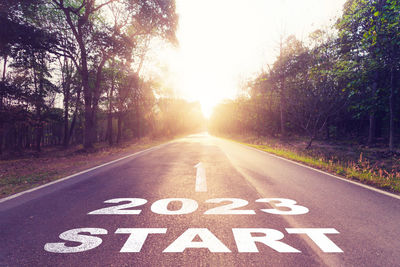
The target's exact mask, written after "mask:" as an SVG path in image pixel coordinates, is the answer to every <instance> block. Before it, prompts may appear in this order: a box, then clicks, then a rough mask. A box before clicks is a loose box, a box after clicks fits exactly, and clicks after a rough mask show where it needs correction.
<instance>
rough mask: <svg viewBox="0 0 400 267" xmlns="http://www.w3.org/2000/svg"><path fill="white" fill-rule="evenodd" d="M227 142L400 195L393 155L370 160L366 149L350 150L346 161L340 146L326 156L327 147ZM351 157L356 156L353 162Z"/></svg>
mask: <svg viewBox="0 0 400 267" xmlns="http://www.w3.org/2000/svg"><path fill="white" fill-rule="evenodd" d="M229 140H231V141H235V142H239V143H241V144H244V145H247V146H251V147H254V148H256V149H259V150H262V151H266V152H269V153H271V154H274V155H277V156H281V157H284V158H287V159H291V160H293V161H296V162H300V163H303V164H305V165H307V166H310V167H314V168H317V169H320V170H323V171H326V172H329V173H332V174H335V175H338V176H341V177H343V178H347V179H350V180H356V181H359V182H362V183H364V184H368V185H371V186H374V187H376V188H380V189H384V190H386V191H390V192H393V193H397V194H398V193H400V170H399V165H400V158H399V157H398V156H396V155H393V156H391V157H390V159H389V160H388V159H386V160H384V159H383V158H381V159H379V158H376V157H374V158H373V160H371V159H369V157H365V156H364V154H365V155H370V154H373V153H374V151H369V150H367V149H364V150H361V151H360V150H359V149H352V151H351V154H352V155H353V157H350V158H349V157H348V154H349V153H348V152H347V153H346V154H345V153H343V152H341V151H342V147H341V146H336V147H335V146H330V152H329V153H327V152H326V151H324V150H325V149H326V146H325V147H324V146H321V147H319V146H317V147H316V148H315V147H314V149H313V150H305V149H304V146H303V147H302V148H299V146H298V145H293V142H292V143H291V144H288V143H287V142H281V141H279V140H277V139H273V140H271V141H270V142H268V141H265V139H264V140H260V138H250V139H249V138H246V141H243V138H241V137H236V138H235V137H233V138H232V137H230V138H229ZM249 141H250V142H249ZM298 143H299V142H298ZM350 150H351V148H350ZM332 151H333V152H332ZM335 152H336V153H335ZM375 152H376V151H375ZM375 154H376V153H375ZM354 155H358V156H357V158H356V159H355V158H354ZM371 158H372V157H371ZM388 162H390V164H388Z"/></svg>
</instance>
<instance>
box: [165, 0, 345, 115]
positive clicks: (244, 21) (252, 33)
mask: <svg viewBox="0 0 400 267" xmlns="http://www.w3.org/2000/svg"><path fill="white" fill-rule="evenodd" d="M344 2H345V0H176V8H177V13H178V14H179V26H178V29H177V38H178V41H179V46H178V47H176V48H166V49H159V50H158V52H157V58H158V61H159V64H160V65H162V68H161V70H160V71H159V75H160V76H161V78H162V79H163V81H164V82H165V86H166V87H169V88H173V89H172V90H173V91H174V92H175V94H176V95H177V96H179V97H183V98H185V99H187V100H189V101H199V102H200V104H201V106H202V111H203V114H204V115H205V116H206V117H209V116H210V115H211V113H212V109H213V107H214V106H215V105H217V104H218V103H219V102H221V101H223V100H224V99H229V98H230V99H232V98H234V97H235V96H237V94H238V92H239V89H240V85H241V84H243V83H244V82H245V81H246V80H247V79H249V78H250V77H254V76H255V75H256V74H257V73H260V72H261V70H262V69H266V67H267V64H273V62H274V60H275V59H276V56H277V53H278V51H279V50H278V48H279V40H280V38H281V36H283V37H287V36H289V35H292V34H294V35H296V37H297V38H298V39H300V40H306V38H307V36H308V35H309V33H311V32H312V31H314V30H316V29H319V28H323V27H327V25H332V23H333V22H334V21H335V17H338V16H339V15H340V14H341V11H342V7H343V4H344Z"/></svg>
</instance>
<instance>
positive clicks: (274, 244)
mask: <svg viewBox="0 0 400 267" xmlns="http://www.w3.org/2000/svg"><path fill="white" fill-rule="evenodd" d="M121 202H125V204H119V205H113V206H108V207H105V208H100V209H97V210H94V211H91V212H89V213H88V214H89V215H138V214H140V213H141V211H142V210H141V209H132V208H137V207H140V206H143V205H144V204H146V203H147V200H146V199H143V198H115V199H110V200H106V201H104V203H107V204H118V203H121ZM205 202H206V203H214V204H220V203H224V204H222V205H219V206H217V207H213V208H211V209H208V210H207V211H205V212H204V214H206V215H235V214H236V215H239V214H241V215H254V214H256V212H255V211H254V210H250V209H243V207H245V206H246V205H248V204H249V202H248V201H246V200H244V199H239V198H213V199H208V200H206V201H205ZM227 202H228V204H226V203H227ZM255 202H261V203H269V204H270V206H272V208H269V209H260V211H262V212H264V213H270V214H277V215H301V214H306V213H308V212H309V209H308V208H306V207H304V206H301V205H298V204H297V202H296V201H294V200H291V199H287V198H261V199H258V200H256V201H255ZM171 203H175V204H176V203H180V205H178V206H179V208H178V209H174V210H171V209H169V208H168V207H169V205H170V204H171ZM175 206H177V205H175ZM197 209H198V203H197V201H195V200H193V199H188V198H167V199H160V200H157V201H155V202H154V203H153V204H152V205H151V211H152V212H153V213H155V214H162V215H183V214H189V213H192V212H194V211H196V210H197ZM285 231H286V232H287V233H288V234H302V235H307V236H308V238H309V239H310V240H311V241H313V242H314V243H315V245H316V246H318V247H319V248H320V249H321V250H322V251H323V252H325V253H340V252H343V251H342V250H341V249H340V248H339V247H338V246H337V245H336V244H335V243H334V242H333V241H332V240H330V239H329V238H328V237H327V236H326V235H327V234H338V233H339V232H338V231H337V230H336V229H334V228H285ZM115 233H116V234H127V235H129V237H128V239H127V240H126V242H125V244H124V245H123V247H122V248H121V250H120V252H132V253H135V252H136V253H137V252H140V251H141V249H142V247H143V245H144V243H145V241H146V240H147V237H148V236H149V235H150V234H166V233H167V228H118V229H117V230H116V231H115ZM232 233H233V237H234V240H235V242H236V247H237V251H238V252H239V253H245V252H258V248H257V245H256V243H262V244H264V245H266V246H268V247H270V248H272V249H273V250H275V251H277V252H280V253H300V252H301V251H300V250H298V249H296V248H294V247H292V246H290V245H288V244H286V243H284V242H283V241H281V240H282V239H283V238H284V234H283V233H282V232H280V231H278V230H275V229H270V228H233V229H232ZM106 234H108V231H107V230H106V229H103V228H77V229H71V230H68V231H65V232H63V233H61V234H60V235H59V238H60V239H61V240H64V241H67V242H68V241H69V242H71V241H72V242H76V243H79V245H77V246H67V245H66V244H67V243H66V242H56V243H47V244H45V246H44V250H45V251H48V252H52V253H77V252H84V251H88V250H91V249H94V248H96V247H98V246H100V245H101V243H102V242H103V240H102V239H101V238H100V237H99V235H106ZM198 238H200V240H201V241H194V240H198ZM187 248H206V249H208V250H209V251H210V252H227V253H229V252H231V250H230V249H229V248H228V247H226V246H225V245H224V244H223V243H222V242H221V241H220V240H219V239H218V238H217V237H216V236H215V235H214V234H213V233H212V232H211V231H210V230H208V229H207V228H189V229H187V230H186V231H185V232H183V233H182V234H181V235H180V236H179V237H178V238H176V239H175V241H173V242H172V243H171V244H170V245H169V246H168V247H166V248H165V249H164V250H163V252H164V253H168V252H183V251H184V250H185V249H187Z"/></svg>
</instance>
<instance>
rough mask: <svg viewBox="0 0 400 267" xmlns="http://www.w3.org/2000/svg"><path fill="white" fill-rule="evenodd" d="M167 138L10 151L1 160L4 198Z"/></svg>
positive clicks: (0, 169) (2, 195) (0, 190)
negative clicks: (92, 146) (88, 148)
mask: <svg viewBox="0 0 400 267" xmlns="http://www.w3.org/2000/svg"><path fill="white" fill-rule="evenodd" d="M167 140H168V139H149V138H142V139H139V140H136V141H135V142H131V143H124V144H122V145H120V146H115V147H109V146H108V145H107V144H105V143H101V144H97V145H96V147H95V149H94V150H93V151H92V152H90V153H89V152H85V151H83V149H82V146H75V147H71V148H69V149H67V150H65V149H62V148H60V147H50V148H45V149H44V150H43V151H42V152H41V153H40V154H37V153H35V152H29V151H28V152H26V153H24V154H22V155H19V156H15V155H6V156H5V157H7V158H4V159H3V160H0V198H2V197H6V196H9V195H12V194H15V193H18V192H21V191H24V190H27V189H30V188H33V187H37V186H40V185H42V184H45V183H48V182H51V181H54V180H57V179H60V178H62V177H65V176H68V175H71V174H74V173H77V172H80V171H82V170H85V169H87V168H91V167H94V166H97V165H100V164H102V163H105V162H108V161H111V160H113V159H117V158H120V157H122V156H124V155H128V154H131V153H134V152H137V151H140V150H143V149H146V148H149V147H152V146H155V145H158V144H161V143H163V142H165V141H167Z"/></svg>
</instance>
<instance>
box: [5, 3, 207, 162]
mask: <svg viewBox="0 0 400 267" xmlns="http://www.w3.org/2000/svg"><path fill="white" fill-rule="evenodd" d="M177 22H178V17H177V14H176V12H175V2H174V1H157V0H146V1H130V0H120V1H116V0H110V1H102V2H101V1H100V2H99V1H97V2H96V1H93V0H84V1H78V0H18V1H15V0H2V1H0V25H1V27H0V56H1V63H2V64H1V67H0V69H1V78H0V154H1V153H2V154H3V155H4V154H6V155H8V154H9V153H20V154H21V153H24V151H28V150H30V151H32V150H33V151H37V152H40V151H41V150H42V148H43V147H46V146H60V147H64V148H68V146H71V145H78V144H82V145H83V149H84V150H86V151H90V150H91V149H92V148H93V147H94V144H96V143H97V142H107V143H108V144H109V145H111V146H112V145H115V144H119V143H120V142H122V141H129V140H133V139H135V138H140V137H143V136H174V135H177V134H183V133H188V132H191V131H196V130H198V129H199V127H201V126H202V125H203V116H202V114H201V108H200V104H199V103H190V102H188V101H186V100H183V99H179V98H177V97H176V96H174V95H173V94H171V93H169V91H168V90H165V88H163V85H162V84H161V83H162V81H160V80H159V79H157V78H148V77H146V76H145V75H142V69H143V65H144V64H146V60H147V59H146V58H147V57H146V53H148V52H149V51H150V50H151V49H154V48H153V47H152V41H153V40H158V41H159V42H163V43H166V44H170V45H173V46H174V45H175V46H176V45H177V39H176V36H175V32H176V27H177ZM5 152H7V153H5Z"/></svg>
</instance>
